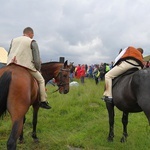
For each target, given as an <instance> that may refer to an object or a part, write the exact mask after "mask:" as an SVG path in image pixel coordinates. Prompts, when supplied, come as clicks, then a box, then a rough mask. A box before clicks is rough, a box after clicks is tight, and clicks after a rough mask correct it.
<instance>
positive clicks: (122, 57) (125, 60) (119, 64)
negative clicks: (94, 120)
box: [102, 47, 144, 103]
mask: <svg viewBox="0 0 150 150" xmlns="http://www.w3.org/2000/svg"><path fill="white" fill-rule="evenodd" d="M142 54H143V49H142V48H137V49H136V48H134V47H127V48H125V49H124V50H122V51H120V53H119V55H118V56H117V57H116V59H115V63H114V67H113V68H112V69H111V70H110V71H109V72H107V73H106V74H105V91H104V94H103V98H102V100H104V101H106V102H110V103H112V100H113V96H112V79H114V78H115V77H117V76H119V75H121V74H122V73H124V72H126V71H127V70H129V69H131V68H138V69H142V68H143V66H144V65H143V56H142Z"/></svg>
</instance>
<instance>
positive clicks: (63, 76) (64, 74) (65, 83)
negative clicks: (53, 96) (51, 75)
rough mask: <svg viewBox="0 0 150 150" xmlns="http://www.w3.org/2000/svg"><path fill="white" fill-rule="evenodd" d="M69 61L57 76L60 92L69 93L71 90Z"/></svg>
mask: <svg viewBox="0 0 150 150" xmlns="http://www.w3.org/2000/svg"><path fill="white" fill-rule="evenodd" d="M67 63H68V61H65V63H64V64H63V65H62V66H61V67H60V70H59V72H58V75H57V77H56V78H55V80H56V83H57V86H58V87H59V89H58V90H59V93H61V94H67V93H68V92H69V74H70V66H69V65H68V64H67Z"/></svg>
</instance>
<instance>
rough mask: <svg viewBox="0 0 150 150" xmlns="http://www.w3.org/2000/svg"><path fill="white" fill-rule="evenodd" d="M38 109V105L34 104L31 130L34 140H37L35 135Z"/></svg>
mask: <svg viewBox="0 0 150 150" xmlns="http://www.w3.org/2000/svg"><path fill="white" fill-rule="evenodd" d="M38 110H39V107H38V106H35V107H33V122H32V124H33V132H32V138H33V140H34V142H39V139H38V137H37V135H36V125H37V117H38Z"/></svg>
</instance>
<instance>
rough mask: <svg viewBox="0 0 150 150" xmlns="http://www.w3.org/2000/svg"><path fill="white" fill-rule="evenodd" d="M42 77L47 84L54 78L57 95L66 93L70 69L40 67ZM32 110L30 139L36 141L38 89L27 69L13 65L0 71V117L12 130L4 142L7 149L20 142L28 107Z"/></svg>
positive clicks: (51, 64)
mask: <svg viewBox="0 0 150 150" xmlns="http://www.w3.org/2000/svg"><path fill="white" fill-rule="evenodd" d="M41 72H42V75H43V77H44V79H45V83H47V82H48V81H49V80H50V79H52V78H55V80H56V83H57V86H58V90H59V92H60V93H64V94H67V93H68V92H69V73H70V66H69V65H67V61H66V62H65V63H59V62H49V63H43V64H42V68H41ZM31 105H32V106H33V133H32V138H33V139H34V140H35V141H37V140H38V138H37V136H36V125H37V116H38V110H39V88H38V84H37V81H36V80H35V79H34V78H33V77H32V76H31V75H30V73H29V72H28V69H26V68H23V67H21V66H17V65H15V64H11V65H8V66H6V67H3V68H2V69H0V117H2V116H3V115H4V113H5V112H6V111H8V112H9V114H10V116H11V120H12V129H11V133H10V136H9V139H8V141H7V149H8V150H15V149H16V146H17V139H18V138H19V136H20V135H21V136H20V138H19V140H20V141H21V142H22V141H23V122H24V121H25V120H24V118H25V114H26V113H27V111H28V109H29V107H30V106H31Z"/></svg>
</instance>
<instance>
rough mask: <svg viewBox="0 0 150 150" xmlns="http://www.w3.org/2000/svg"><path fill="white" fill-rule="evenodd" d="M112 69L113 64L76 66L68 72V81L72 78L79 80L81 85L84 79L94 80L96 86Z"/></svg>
mask: <svg viewBox="0 0 150 150" xmlns="http://www.w3.org/2000/svg"><path fill="white" fill-rule="evenodd" d="M112 67H113V62H111V63H110V64H108V63H101V64H94V65H87V64H82V65H81V64H78V65H77V66H75V67H74V69H71V71H70V81H71V82H72V81H73V78H77V79H80V81H81V83H82V84H83V83H84V80H85V77H88V78H93V79H95V83H96V84H98V83H99V81H100V80H104V77H105V74H106V73H107V72H108V71H109V70H110V69H111V68H112Z"/></svg>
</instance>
